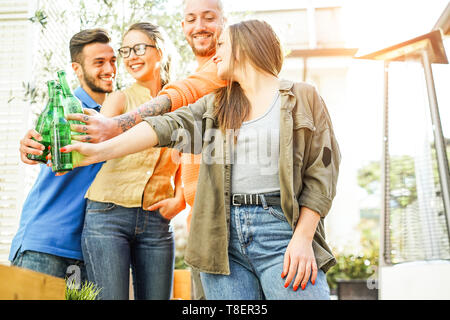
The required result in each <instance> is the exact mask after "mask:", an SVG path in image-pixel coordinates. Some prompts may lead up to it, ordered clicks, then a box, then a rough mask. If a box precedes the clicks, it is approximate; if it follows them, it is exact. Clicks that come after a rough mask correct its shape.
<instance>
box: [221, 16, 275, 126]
mask: <svg viewBox="0 0 450 320" xmlns="http://www.w3.org/2000/svg"><path fill="white" fill-rule="evenodd" d="M228 30H229V33H230V40H231V59H230V66H229V67H230V70H233V69H234V68H235V67H239V66H237V59H236V58H237V57H239V62H238V63H239V64H240V65H241V66H242V65H243V64H244V63H251V64H252V65H253V67H255V68H257V69H259V70H261V71H263V72H266V73H268V74H271V75H274V76H278V74H279V73H280V70H281V66H282V65H283V52H282V49H281V44H280V40H279V39H278V37H277V35H276V34H275V32H274V31H273V29H272V27H271V26H270V25H269V24H268V23H267V22H265V21H260V20H247V21H242V22H239V23H236V24H233V25H230V26H229V27H228ZM249 113H250V102H249V100H248V99H247V97H246V96H245V94H244V91H243V90H242V88H241V86H240V85H239V83H238V82H236V81H233V79H230V80H229V81H228V85H227V86H226V87H223V88H219V89H217V90H216V102H215V109H214V115H215V117H216V119H217V121H218V123H219V127H220V128H221V130H222V131H225V130H226V129H234V130H237V129H239V128H240V127H241V125H242V122H244V120H245V118H246V117H247V116H248V114H249Z"/></svg>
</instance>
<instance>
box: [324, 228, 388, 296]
mask: <svg viewBox="0 0 450 320" xmlns="http://www.w3.org/2000/svg"><path fill="white" fill-rule="evenodd" d="M378 228H379V227H378V223H377V222H375V221H364V220H363V221H361V223H360V225H359V230H360V233H361V249H360V250H359V252H358V253H348V252H338V253H336V254H335V256H336V260H337V264H336V265H335V266H333V267H332V268H331V269H330V270H329V271H328V272H327V281H328V285H329V287H330V289H335V288H336V287H337V282H338V280H352V279H368V278H373V277H376V273H377V269H378V257H379V239H378V238H379V237H378V233H376V232H374V230H378Z"/></svg>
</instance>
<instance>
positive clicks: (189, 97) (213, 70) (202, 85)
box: [159, 57, 227, 230]
mask: <svg viewBox="0 0 450 320" xmlns="http://www.w3.org/2000/svg"><path fill="white" fill-rule="evenodd" d="M226 84H227V83H226V81H224V80H221V79H219V77H218V76H217V66H216V64H215V63H214V62H213V57H211V58H210V59H209V60H207V61H206V62H205V63H203V64H202V65H199V66H198V68H197V70H196V71H195V73H194V74H192V75H190V76H189V77H187V78H186V79H184V80H180V81H174V82H171V83H169V84H167V85H166V86H165V87H164V88H163V90H161V91H160V92H159V95H167V96H168V97H169V98H170V101H171V103H172V109H171V111H174V110H176V109H178V108H180V107H183V106H187V105H188V104H190V103H194V102H195V101H197V100H198V99H200V98H201V97H203V96H204V95H207V94H208V93H211V92H213V91H214V90H216V89H217V88H221V87H224V86H226ZM200 162H201V154H199V155H193V154H186V153H185V154H183V155H182V157H181V180H182V181H183V184H184V198H185V200H186V202H187V203H188V204H189V206H190V207H191V211H190V212H189V214H188V217H187V227H188V230H189V227H190V222H191V217H192V208H193V207H194V199H195V191H196V189H197V180H198V173H199V170H200Z"/></svg>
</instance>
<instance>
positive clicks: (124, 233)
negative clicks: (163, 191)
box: [81, 200, 175, 300]
mask: <svg viewBox="0 0 450 320" xmlns="http://www.w3.org/2000/svg"><path fill="white" fill-rule="evenodd" d="M81 247H82V250H83V257H84V261H85V264H86V270H87V275H88V279H89V281H92V282H94V283H95V284H96V285H97V286H98V287H100V288H102V290H101V291H100V294H99V298H100V299H104V300H128V299H129V278H130V276H129V275H130V266H131V269H132V275H133V287H134V297H135V299H139V300H142V299H145V300H150V299H158V300H166V299H170V296H171V290H172V281H173V280H172V279H173V269H174V264H175V242H174V234H173V230H172V226H171V225H170V221H169V220H167V219H165V218H163V217H162V216H161V214H160V213H159V211H146V210H143V209H142V208H125V207H121V206H118V205H115V204H113V203H102V202H95V201H90V200H88V201H87V207H86V216H85V220H84V228H83V233H82V236H81Z"/></svg>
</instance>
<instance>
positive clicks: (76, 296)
mask: <svg viewBox="0 0 450 320" xmlns="http://www.w3.org/2000/svg"><path fill="white" fill-rule="evenodd" d="M100 291H101V289H100V288H98V287H97V286H96V285H95V284H94V283H92V282H88V281H85V282H84V283H83V285H81V287H80V288H79V289H77V288H76V286H75V283H74V281H72V282H71V283H66V300H95V299H96V298H97V296H98V294H99V293H100Z"/></svg>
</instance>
